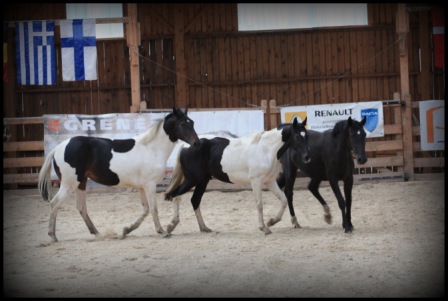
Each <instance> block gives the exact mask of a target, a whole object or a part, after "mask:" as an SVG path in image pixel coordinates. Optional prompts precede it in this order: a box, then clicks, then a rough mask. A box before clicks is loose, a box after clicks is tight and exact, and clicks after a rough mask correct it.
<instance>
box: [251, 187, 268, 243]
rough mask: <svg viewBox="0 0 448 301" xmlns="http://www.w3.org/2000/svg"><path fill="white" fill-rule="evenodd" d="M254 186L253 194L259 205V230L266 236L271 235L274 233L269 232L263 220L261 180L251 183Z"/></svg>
mask: <svg viewBox="0 0 448 301" xmlns="http://www.w3.org/2000/svg"><path fill="white" fill-rule="evenodd" d="M251 185H252V192H253V193H254V195H255V202H256V204H257V210H258V228H259V229H260V230H261V231H262V232H264V234H271V233H272V231H271V230H269V228H268V227H266V225H265V224H264V219H263V200H262V198H261V182H260V181H259V180H253V181H251Z"/></svg>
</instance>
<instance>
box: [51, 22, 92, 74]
mask: <svg viewBox="0 0 448 301" xmlns="http://www.w3.org/2000/svg"><path fill="white" fill-rule="evenodd" d="M59 24H60V28H61V57H62V79H63V80H64V81H74V80H96V79H97V71H96V64H97V52H96V21H95V20H94V19H89V20H79V19H77V20H64V21H60V23H59Z"/></svg>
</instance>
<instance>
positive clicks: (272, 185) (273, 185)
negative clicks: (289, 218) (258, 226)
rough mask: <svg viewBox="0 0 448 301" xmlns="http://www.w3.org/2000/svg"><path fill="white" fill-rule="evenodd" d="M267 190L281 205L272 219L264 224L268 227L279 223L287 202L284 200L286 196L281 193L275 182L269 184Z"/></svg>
mask: <svg viewBox="0 0 448 301" xmlns="http://www.w3.org/2000/svg"><path fill="white" fill-rule="evenodd" d="M268 189H269V190H270V191H271V192H272V193H273V194H274V195H275V196H276V197H277V198H278V199H279V200H280V203H281V205H280V210H279V211H278V213H277V215H276V216H275V217H274V218H271V219H270V220H269V221H268V222H267V224H266V225H267V226H268V227H270V226H273V225H275V224H276V223H278V222H279V221H281V219H282V217H283V213H284V212H285V209H286V206H287V204H288V201H287V200H286V196H285V194H284V193H283V191H282V190H281V189H280V187H278V185H277V182H276V181H272V182H271V183H270V184H269V187H268Z"/></svg>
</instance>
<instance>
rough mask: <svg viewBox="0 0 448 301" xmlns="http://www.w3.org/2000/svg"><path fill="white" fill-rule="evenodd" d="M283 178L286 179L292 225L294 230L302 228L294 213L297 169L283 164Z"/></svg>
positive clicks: (292, 165) (286, 193)
mask: <svg viewBox="0 0 448 301" xmlns="http://www.w3.org/2000/svg"><path fill="white" fill-rule="evenodd" d="M283 177H284V178H285V197H286V199H287V201H288V208H289V214H290V215H291V223H292V226H293V227H294V228H301V227H300V224H299V221H298V220H297V216H296V213H295V211H294V204H293V201H294V182H295V181H296V177H297V168H296V167H295V165H294V164H290V166H285V164H283Z"/></svg>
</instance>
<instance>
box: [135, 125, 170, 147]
mask: <svg viewBox="0 0 448 301" xmlns="http://www.w3.org/2000/svg"><path fill="white" fill-rule="evenodd" d="M163 121H164V119H157V120H156V121H155V122H154V123H152V124H151V125H150V126H149V129H148V130H147V131H146V132H145V133H143V134H141V135H138V136H137V137H136V138H135V141H136V142H138V143H142V144H148V143H149V142H151V140H153V139H154V137H155V136H156V134H157V132H158V131H159V129H160V126H161V125H162V123H163Z"/></svg>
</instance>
